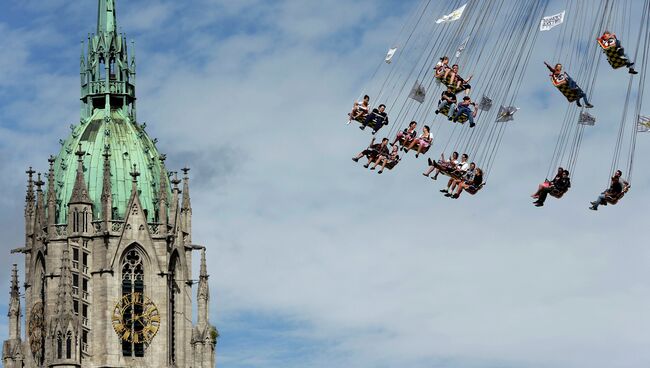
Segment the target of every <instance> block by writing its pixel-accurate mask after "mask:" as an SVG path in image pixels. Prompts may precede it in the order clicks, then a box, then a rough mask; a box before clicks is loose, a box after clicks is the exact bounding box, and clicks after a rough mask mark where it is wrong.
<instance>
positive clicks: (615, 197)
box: [605, 191, 625, 205]
mask: <svg viewBox="0 0 650 368" xmlns="http://www.w3.org/2000/svg"><path fill="white" fill-rule="evenodd" d="M623 197H625V191H623V192H620V193H619V194H616V195H609V194H608V195H606V196H605V202H607V203H608V204H611V205H615V204H616V203H618V201H620V200H621V199H623Z"/></svg>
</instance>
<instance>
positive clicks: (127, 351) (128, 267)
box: [122, 249, 144, 357]
mask: <svg viewBox="0 0 650 368" xmlns="http://www.w3.org/2000/svg"><path fill="white" fill-rule="evenodd" d="M143 292H144V262H143V259H142V255H141V254H140V252H139V251H138V250H137V249H131V250H129V251H128V252H126V255H125V256H124V258H123V260H122V296H123V297H124V296H126V295H128V294H134V293H139V294H134V295H140V298H142V293H143ZM142 312H143V311H142V305H141V304H134V307H133V309H131V308H130V307H129V308H126V310H125V311H124V318H125V320H131V321H132V322H131V324H132V325H131V326H127V328H131V329H135V328H137V326H135V323H137V322H135V321H134V320H137V318H133V317H132V316H134V315H135V316H137V315H140V314H142ZM122 355H123V356H136V357H143V356H144V343H142V342H137V343H136V342H130V341H124V340H123V341H122Z"/></svg>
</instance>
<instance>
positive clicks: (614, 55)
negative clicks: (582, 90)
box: [601, 43, 629, 69]
mask: <svg viewBox="0 0 650 368" xmlns="http://www.w3.org/2000/svg"><path fill="white" fill-rule="evenodd" d="M601 46H602V45H601ZM603 52H604V53H605V55H606V56H607V62H608V63H609V65H611V66H612V68H614V69H618V68H622V67H624V66H627V64H628V62H629V60H628V59H627V58H624V57H622V56H621V55H619V54H618V51H617V50H616V43H610V46H608V47H606V48H605V47H603Z"/></svg>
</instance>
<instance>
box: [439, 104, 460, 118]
mask: <svg viewBox="0 0 650 368" xmlns="http://www.w3.org/2000/svg"><path fill="white" fill-rule="evenodd" d="M446 106H449V112H448V113H447V116H449V117H451V116H452V115H451V114H453V112H454V106H456V104H455V103H453V102H452V103H449V102H448V101H447V100H440V102H438V110H442V109H444V108H445V107H446Z"/></svg>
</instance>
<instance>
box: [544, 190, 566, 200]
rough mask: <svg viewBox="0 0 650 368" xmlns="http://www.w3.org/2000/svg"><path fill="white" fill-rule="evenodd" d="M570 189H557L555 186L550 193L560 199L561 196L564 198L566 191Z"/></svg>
mask: <svg viewBox="0 0 650 368" xmlns="http://www.w3.org/2000/svg"><path fill="white" fill-rule="evenodd" d="M568 191H569V189H566V190H559V189H555V188H554V189H553V190H551V192H550V193H549V195H550V196H551V197H555V198H557V199H560V198H562V197H563V196H564V194H565V193H566V192H568Z"/></svg>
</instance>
